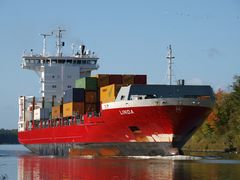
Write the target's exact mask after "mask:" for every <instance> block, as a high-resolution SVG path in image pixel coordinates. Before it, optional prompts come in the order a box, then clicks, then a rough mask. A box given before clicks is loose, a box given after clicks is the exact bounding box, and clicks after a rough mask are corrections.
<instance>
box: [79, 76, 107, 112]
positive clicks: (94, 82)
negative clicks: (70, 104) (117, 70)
mask: <svg viewBox="0 0 240 180" xmlns="http://www.w3.org/2000/svg"><path fill="white" fill-rule="evenodd" d="M100 77H101V78H102V79H101V82H102V83H103V84H106V83H109V78H108V77H107V76H105V75H101V76H100ZM98 80H99V79H98V78H96V77H84V78H81V79H78V80H76V82H75V85H76V87H78V88H82V89H84V92H85V94H84V113H87V112H96V111H99V108H98V107H99V90H98V89H99V88H98Z"/></svg>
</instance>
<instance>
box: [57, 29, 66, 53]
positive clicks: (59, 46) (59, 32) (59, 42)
mask: <svg viewBox="0 0 240 180" xmlns="http://www.w3.org/2000/svg"><path fill="white" fill-rule="evenodd" d="M63 31H66V30H64V29H61V28H60V27H58V30H57V34H56V38H57V56H62V47H63V46H64V42H62V32H63Z"/></svg>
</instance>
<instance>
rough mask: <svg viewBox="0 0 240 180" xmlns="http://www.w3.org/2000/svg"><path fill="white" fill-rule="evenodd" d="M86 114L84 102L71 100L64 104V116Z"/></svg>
mask: <svg viewBox="0 0 240 180" xmlns="http://www.w3.org/2000/svg"><path fill="white" fill-rule="evenodd" d="M82 114H84V103H82V102H80V103H79V102H70V103H65V104H63V117H69V116H75V115H82Z"/></svg>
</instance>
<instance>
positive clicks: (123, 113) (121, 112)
mask: <svg viewBox="0 0 240 180" xmlns="http://www.w3.org/2000/svg"><path fill="white" fill-rule="evenodd" d="M119 113H120V115H129V114H134V111H133V110H132V109H126V110H119Z"/></svg>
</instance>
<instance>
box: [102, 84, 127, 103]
mask: <svg viewBox="0 0 240 180" xmlns="http://www.w3.org/2000/svg"><path fill="white" fill-rule="evenodd" d="M122 86H125V85H122V84H111V85H108V86H104V87H101V88H100V102H101V103H108V102H113V101H115V99H116V97H117V94H118V92H119V90H120V89H121V87H122Z"/></svg>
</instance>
